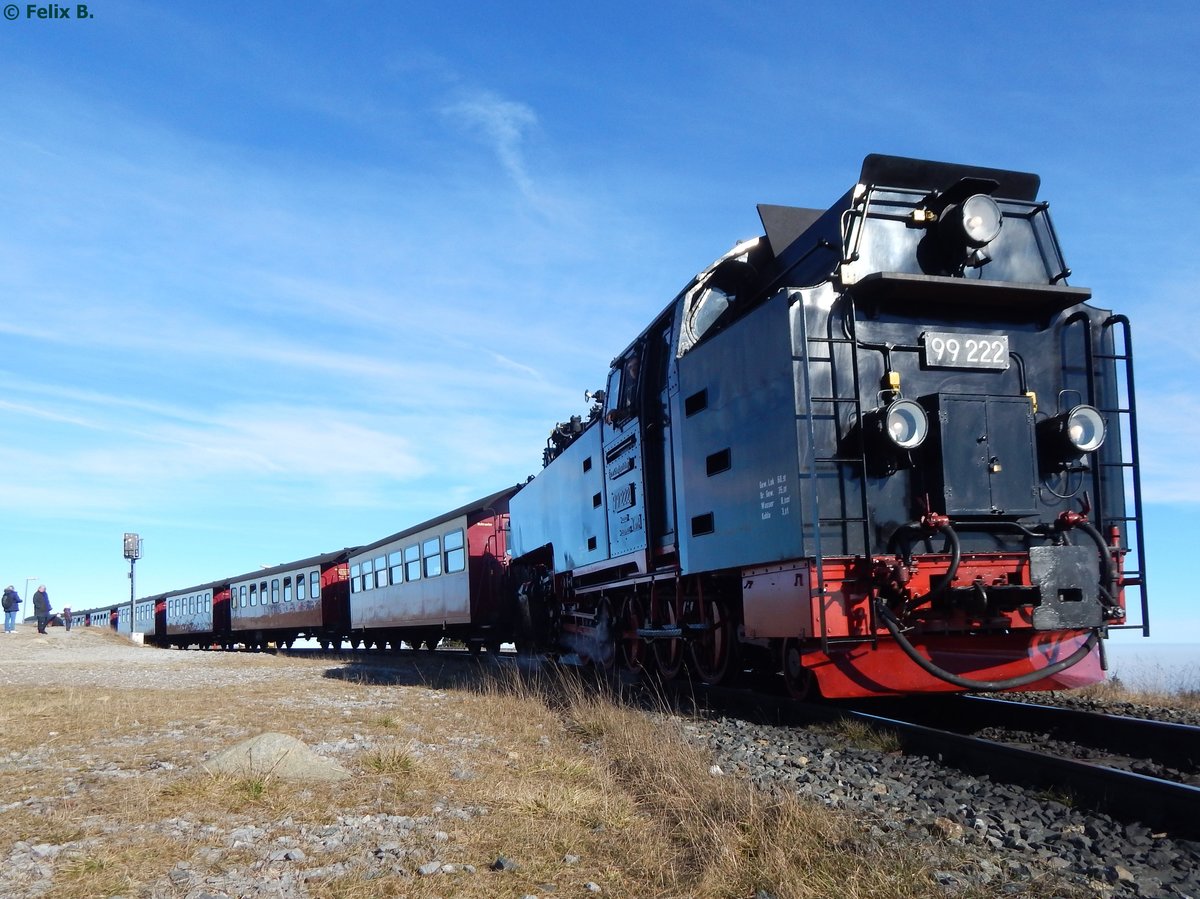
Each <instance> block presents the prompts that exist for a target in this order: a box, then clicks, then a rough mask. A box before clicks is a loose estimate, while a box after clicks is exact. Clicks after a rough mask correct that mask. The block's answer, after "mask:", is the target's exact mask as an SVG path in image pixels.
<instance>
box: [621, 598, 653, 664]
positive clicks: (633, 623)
mask: <svg viewBox="0 0 1200 899" xmlns="http://www.w3.org/2000/svg"><path fill="white" fill-rule="evenodd" d="M641 624H642V604H641V602H639V601H638V598H637V597H636V596H630V597H629V598H628V599H626V600H625V601H624V602H623V603H621V617H620V618H619V619H618V620H617V628H618V630H617V661H618V662H619V663H620V665H621V667H622V668H624V669H625V670H626V671H641V670H642V667H643V666H644V665H645V664H646V644H645V643H644V642H642V640H641V639H639V638H638V636H637V629H638V628H639V627H640V626H641Z"/></svg>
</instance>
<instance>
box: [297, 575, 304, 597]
mask: <svg viewBox="0 0 1200 899" xmlns="http://www.w3.org/2000/svg"><path fill="white" fill-rule="evenodd" d="M304 598H305V597H304V575H303V574H298V575H296V601H297V602H301V601H303V600H304Z"/></svg>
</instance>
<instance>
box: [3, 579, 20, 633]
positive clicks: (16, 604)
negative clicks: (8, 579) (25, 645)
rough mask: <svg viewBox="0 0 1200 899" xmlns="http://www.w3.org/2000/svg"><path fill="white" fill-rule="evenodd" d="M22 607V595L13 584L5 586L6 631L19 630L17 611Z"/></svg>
mask: <svg viewBox="0 0 1200 899" xmlns="http://www.w3.org/2000/svg"><path fill="white" fill-rule="evenodd" d="M20 608H21V597H20V596H19V595H17V591H16V590H14V589H13V585H12V584H9V585H8V586H7V587H5V588H4V633H6V634H15V633H16V632H17V611H18V610H19V609H20Z"/></svg>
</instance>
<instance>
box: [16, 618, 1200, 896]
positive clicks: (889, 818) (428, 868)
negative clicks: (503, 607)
mask: <svg viewBox="0 0 1200 899" xmlns="http://www.w3.org/2000/svg"><path fill="white" fill-rule="evenodd" d="M237 659H238V656H236V655H231V654H227V653H199V652H188V653H182V652H176V651H168V650H155V649H150V648H146V647H140V646H135V645H132V644H126V643H124V642H122V641H118V640H114V639H111V638H101V635H96V634H89V633H87V632H85V631H80V629H76V630H75V631H73V632H72V633H70V634H68V633H66V632H64V631H63V630H62V629H61V628H52V629H51V630H50V632H49V633H48V634H47V635H45V636H40V635H37V634H36V633H35V632H34V631H33V629H32V628H31V627H29V628H23V629H22V630H21V631H19V632H18V634H17V635H16V636H14V637H5V636H0V684H3V685H4V686H5V687H6V688H10V689H11V688H22V687H28V686H34V685H40V686H43V687H49V686H71V687H73V688H79V689H89V688H92V687H102V688H133V689H145V688H146V685H147V683H148V682H150V683H153V682H154V681H155V680H156V679H157V678H160V677H165V676H167V675H168V673H169V676H170V678H171V682H172V685H180V684H187V685H194V686H209V687H229V688H232V689H233V690H234V691H236V690H237V689H238V687H239V686H240V685H242V684H250V683H262V682H263V680H264V678H276V677H278V678H285V677H286V678H288V679H289V680H292V681H298V680H302V679H303V678H306V677H312V678H321V677H323V674H322V668H321V667H317V666H292V665H288V664H286V660H280V662H279V664H277V665H267V666H264V665H261V664H260V665H253V666H250V665H247V666H239V665H238V664H237ZM380 689H384V690H386V689H389V688H387V687H381V688H380ZM404 689H406V690H409V691H412V695H413V697H414V699H415V701H420V702H426V703H431V704H437V703H439V702H445V701H446V692H445V691H441V690H437V689H433V688H423V687H411V686H409V687H405V688H404ZM350 701H351V700H349V699H347V702H350ZM323 702H324V703H326V704H328V702H329V700H328V699H327V698H326V699H324V700H323ZM339 711H340V710H339V709H336V708H324V707H323V708H322V709H321V712H322V715H328V716H335V715H337V714H338V713H339ZM1136 711H1137V710H1135V713H1136ZM1141 711H1142V712H1143V713H1144V714H1145V715H1146V716H1147V717H1151V716H1153V712H1154V710H1141ZM1125 713H1130V711H1129V710H1128V709H1126V710H1125ZM1174 720H1178V718H1175V719H1174ZM682 726H683V730H684V733H685V734H686V735H687V737H688V738H689V739H690V740H692V741H693V742H695V743H697V744H699V745H702V746H705V747H707V748H708V749H710V750H711V752H712V754H713V762H712V768H711V769H710V771H709V772H708V775H709V776H713V777H738V778H745V779H747V780H750V781H752V782H753V783H755V784H756V785H758V786H759V787H761V788H763V789H765V790H769V791H778V792H787V793H794V794H798V795H800V796H802V797H805V798H807V799H810V800H812V801H813V802H816V803H819V804H821V805H824V806H827V807H830V808H834V809H839V810H843V811H846V812H850V813H852V814H854V815H856V816H859V817H860V818H862V819H863V820H865V821H866V829H867V830H868V831H869V833H870V835H871V836H872V837H873V838H876V839H879V840H881V841H888V842H892V841H895V842H902V843H903V844H905V845H908V846H911V849H912V851H913V852H916V853H919V854H920V857H921V858H922V859H923V860H925V861H926V863H927V864H928V865H929V866H930V867H931V868H932V869H933V870H935V871H936V881H937V883H938V884H939V887H938V888H939V889H940V891H941V894H942V895H946V896H955V895H965V894H967V893H970V892H973V891H978V890H979V889H982V890H984V891H987V892H995V893H998V894H1011V895H1023V894H1028V893H1030V892H1031V891H1034V886H1035V885H1036V886H1037V895H1043V896H1044V895H1051V894H1053V892H1054V888H1053V885H1054V884H1059V885H1061V888H1062V894H1063V895H1080V896H1089V895H1091V896H1102V897H1126V896H1130V897H1132V896H1138V897H1193V899H1200V844H1198V843H1195V842H1187V841H1176V840H1172V839H1170V838H1169V837H1168V836H1166V835H1163V834H1156V833H1152V832H1151V831H1150V830H1149V829H1147V828H1145V827H1142V826H1140V825H1137V824H1122V823H1118V822H1115V821H1113V820H1111V819H1109V818H1107V817H1105V816H1102V815H1095V814H1089V813H1087V812H1085V811H1082V810H1080V809H1076V808H1072V807H1069V806H1067V805H1064V804H1063V803H1061V802H1058V801H1055V800H1054V799H1052V798H1049V797H1047V796H1046V795H1043V794H1040V793H1037V792H1033V791H1028V790H1023V789H1021V788H1018V787H1013V786H1008V785H1005V784H1001V783H995V782H992V781H991V780H989V779H987V778H986V777H975V776H972V775H969V774H965V773H963V772H960V771H957V770H955V769H952V768H946V767H943V766H941V765H939V764H937V763H936V762H934V761H932V760H929V759H924V758H920V757H906V756H903V755H900V754H896V753H889V752H884V751H879V750H875V749H868V748H858V747H853V746H847V745H845V742H844V739H843V738H839V736H838V735H837V732H836V731H834V730H830V729H827V728H795V727H790V728H781V727H775V726H769V725H761V724H755V723H749V722H746V721H743V720H740V719H737V718H729V717H726V718H718V719H714V720H700V719H690V720H687V721H685V722H683V724H682ZM233 736H234V735H230V737H231V738H230V740H229V742H228V743H226V744H224V745H222V746H221V747H220V748H219V749H220V750H226V749H228V748H229V747H231V746H233V745H234V744H235V743H236V742H237V739H234V738H233ZM241 736H247V735H241ZM138 739H139V737H138V734H137V731H136V729H133V728H131V730H130V732H129V734H128V738H127V745H125V746H106V747H103V748H102V749H101V748H99V747H98V748H97V749H96V751H95V752H93V753H88V754H84V755H83V756H82V757H81V758H79V759H78V760H77V765H78V770H79V771H80V772H82V771H84V770H87V771H89V772H90V773H95V772H96V771H101V772H107V773H108V774H109V775H111V776H112V777H123V776H130V774H129V772H128V770H127V769H126V767H125V765H124V764H123V762H122V757H123V755H125V754H126V752H127V750H128V749H129V748H130V747H132V746H135V745H136V744H137V741H138ZM464 745H465V744H464ZM308 748H309V749H311V750H312V751H313V752H315V753H317V754H318V755H320V756H322V757H324V758H325V759H328V760H330V761H336V762H341V763H346V762H349V761H351V760H352V759H353V758H354V757H355V755H356V753H360V752H361V751H363V749H364V748H365V747H364V746H363V745H362V742H361V740H359V739H357V738H356V737H355V735H353V734H351V735H349V736H343V735H331V736H330V737H329V739H327V740H325V741H312V742H310V743H309V747H308ZM429 751H434V748H433V747H430V748H429ZM437 751H442V752H447V751H448V752H453V751H454V747H453V746H449V747H440V748H438V749H437ZM31 755H34V754H33V753H31ZM210 755H211V756H215V755H216V752H215V751H214V752H213V753H211V754H210ZM43 761H44V760H43V759H39V758H35V757H30V758H9V759H7V760H6V763H7V764H8V765H9V766H27V767H28V768H29V769H30V770H31V771H36V770H37V768H38V765H39V764H40V763H42V762H43ZM204 761H205V760H204V759H200V758H198V759H192V760H190V762H191V763H193V764H196V765H199V764H202V763H203V762H204ZM188 763H189V760H186V759H178V758H176V759H162V760H161V761H159V762H157V763H156V765H155V766H154V770H153V771H151V772H150V774H151V775H157V776H162V777H169V776H172V775H173V774H175V773H176V771H177V770H178V769H179V768H180V767H182V766H185V765H187V764H188ZM144 773H145V772H143V774H144ZM59 774H60V776H59V777H56V778H46V779H45V780H44V785H45V788H44V795H40V796H34V797H32V798H26V799H24V800H23V801H22V802H20V803H17V804H15V805H14V804H9V803H6V802H5V801H4V800H3V799H2V798H0V815H2V814H3V813H4V812H5V811H9V810H12V809H13V808H14V807H23V808H25V809H27V810H28V809H34V810H37V808H39V804H40V806H44V808H45V809H46V810H47V812H48V811H50V810H52V809H53V808H54V806H55V804H56V801H58V799H59V798H60V797H61V796H62V795H63V794H64V792H65V793H70V791H71V790H72V789H73V788H75V789H77V788H78V787H77V785H76V786H75V787H73V786H72V784H73V781H74V776H73V772H71V771H70V770H63V769H61V768H60V770H59ZM462 776H463V777H470V776H472V775H471V772H470V767H469V760H467V759H464V762H463V770H462ZM488 813H489V812H488V810H487V809H482V808H475V807H471V808H457V807H454V806H452V805H450V804H448V803H446V802H444V801H437V800H435V799H431V801H430V803H429V805H428V808H427V809H426V810H425V814H422V815H414V816H397V815H386V814H380V815H343V816H335V818H334V820H333V823H330V824H326V825H323V826H320V827H312V826H310V825H302V824H300V823H298V822H289V821H262V822H257V823H256V824H255V825H254V826H244V825H242V826H236V827H231V828H229V829H225V828H222V827H220V826H218V825H212V824H204V825H202V824H198V823H197V822H195V821H192V820H190V819H187V818H173V819H169V820H161V821H158V822H156V824H155V825H154V826H155V828H156V830H157V832H159V833H160V834H161V836H162V837H163V838H164V839H171V840H178V841H183V842H187V843H190V844H194V845H196V846H200V847H203V848H201V849H200V850H198V852H197V854H196V856H195V857H194V858H193V859H192V860H191V861H190V862H181V863H179V864H176V865H175V866H174V867H173V868H172V869H171V870H170V872H169V873H168V874H167V875H166V876H165V877H164V878H163V879H162V882H161V883H158V884H155V885H153V888H152V892H151V893H148V894H147V895H151V894H152V895H154V896H164V897H167V896H170V897H183V899H204V897H209V899H216V897H232V896H245V897H266V896H271V897H306V896H310V895H314V892H313V889H312V885H313V884H315V883H317V882H319V881H321V880H322V879H324V878H328V877H330V876H336V875H338V874H339V873H341V872H339V871H330V870H324V869H322V867H321V866H320V865H319V864H317V863H316V861H315V860H316V859H318V858H319V857H320V856H321V855H322V854H323V853H325V852H327V851H328V850H329V849H330V848H331V847H339V848H342V849H345V848H353V849H354V853H353V858H354V859H355V866H356V869H358V870H363V869H365V870H368V871H370V870H371V869H372V867H374V868H377V869H378V870H379V871H395V870H396V868H397V867H403V868H404V869H405V870H408V871H410V872H411V873H412V875H413V876H414V877H441V878H448V879H447V881H446V887H445V889H444V890H441V892H442V893H443V894H444V895H447V896H452V895H454V894H455V889H454V886H453V883H454V882H455V881H454V880H453V879H454V878H463V877H466V878H474V877H486V876H489V871H488V867H489V866H490V865H491V863H492V860H482V859H481V860H478V861H479V863H478V864H474V865H472V864H461V863H456V862H447V861H445V858H444V857H443V854H442V853H441V852H440V851H439V847H440V846H444V845H445V843H446V841H447V840H448V839H449V837H448V833H449V832H452V831H453V829H454V825H455V823H456V822H469V821H470V820H471V819H472V818H474V817H476V816H479V815H486V814H488ZM1198 813H1200V810H1198ZM0 820H2V819H0ZM80 823H81V824H84V825H85V826H86V825H88V824H89V823H90V824H92V825H97V826H98V822H80ZM86 848H87V847H86V846H83V845H73V844H63V845H52V844H46V843H31V842H28V841H25V840H21V839H16V840H15V841H14V842H12V843H10V844H8V845H7V846H5V845H4V844H3V843H0V853H2V854H0V859H2V862H3V863H2V864H0V896H12V897H25V896H29V897H34V896H42V895H44V894H46V893H47V892H49V891H50V890H51V889H52V886H53V883H54V875H55V871H56V868H57V866H58V865H59V864H60V863H62V861H63V860H65V859H68V858H71V857H73V856H75V857H77V856H78V855H79V853H80V852H86ZM247 852H251V853H253V854H254V855H255V861H254V862H253V863H251V864H248V865H247V864H232V863H229V862H228V859H231V858H233V857H235V856H236V857H238V858H242V857H244V856H245V854H246V853H247ZM571 858H572V857H571V856H568V857H567V859H564V866H569V865H571V864H572V863H573V862H572V861H571V860H570V859H571ZM518 861H519V860H518ZM214 870H219V871H220V874H219V875H214V874H213V871H214ZM1047 885H1050V886H1051V891H1050V892H1047V891H1046V887H1047ZM597 889H598V888H597ZM589 892H590V891H589ZM542 895H547V896H549V895H559V896H561V895H567V893H565V892H563V891H558V892H554V891H553V890H552V889H547V890H546V891H545V893H544V894H542Z"/></svg>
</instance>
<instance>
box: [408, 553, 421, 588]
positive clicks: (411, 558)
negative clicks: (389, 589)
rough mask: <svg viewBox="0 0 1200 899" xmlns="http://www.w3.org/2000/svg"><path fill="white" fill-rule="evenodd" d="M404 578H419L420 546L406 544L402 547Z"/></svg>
mask: <svg viewBox="0 0 1200 899" xmlns="http://www.w3.org/2000/svg"><path fill="white" fill-rule="evenodd" d="M404 578H405V580H409V581H419V580H420V579H421V547H419V546H406V547H405V548H404Z"/></svg>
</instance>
